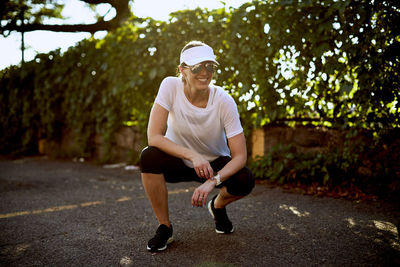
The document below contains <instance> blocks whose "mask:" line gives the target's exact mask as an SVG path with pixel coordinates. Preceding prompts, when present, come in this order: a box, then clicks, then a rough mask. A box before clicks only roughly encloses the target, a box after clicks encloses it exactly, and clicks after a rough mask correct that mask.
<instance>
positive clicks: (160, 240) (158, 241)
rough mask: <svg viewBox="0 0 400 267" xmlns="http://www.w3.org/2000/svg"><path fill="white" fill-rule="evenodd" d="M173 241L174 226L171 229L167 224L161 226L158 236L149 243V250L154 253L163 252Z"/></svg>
mask: <svg viewBox="0 0 400 267" xmlns="http://www.w3.org/2000/svg"><path fill="white" fill-rule="evenodd" d="M173 240H174V239H173V238H172V225H171V228H169V227H168V226H166V225H165V224H161V225H160V226H158V228H157V231H156V235H155V236H154V237H153V238H152V239H150V240H149V242H148V243H147V250H149V251H152V252H155V251H163V250H165V249H166V248H167V245H168V244H170V243H171V242H172V241H173Z"/></svg>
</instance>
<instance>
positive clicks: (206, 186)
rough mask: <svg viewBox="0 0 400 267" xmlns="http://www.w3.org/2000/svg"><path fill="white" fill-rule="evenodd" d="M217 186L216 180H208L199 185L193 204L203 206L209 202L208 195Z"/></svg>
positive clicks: (194, 193) (193, 196) (194, 194)
mask: <svg viewBox="0 0 400 267" xmlns="http://www.w3.org/2000/svg"><path fill="white" fill-rule="evenodd" d="M214 187H215V181H212V180H207V181H205V182H204V183H203V184H202V185H200V186H199V187H197V188H196V189H195V190H194V192H193V195H192V206H193V207H195V206H196V207H203V205H206V203H207V197H208V195H209V194H210V193H211V191H212V190H213V189H214Z"/></svg>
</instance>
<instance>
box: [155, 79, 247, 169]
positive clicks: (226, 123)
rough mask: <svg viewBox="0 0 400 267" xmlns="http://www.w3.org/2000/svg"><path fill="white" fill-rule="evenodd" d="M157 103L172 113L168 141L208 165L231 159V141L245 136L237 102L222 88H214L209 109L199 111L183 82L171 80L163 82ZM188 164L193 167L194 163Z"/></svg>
mask: <svg viewBox="0 0 400 267" xmlns="http://www.w3.org/2000/svg"><path fill="white" fill-rule="evenodd" d="M155 103H157V104H159V105H161V106H162V107H163V108H165V109H166V110H168V111H169V114H168V121H167V132H166V134H165V137H166V138H168V139H170V140H171V141H173V142H175V143H177V144H179V145H182V146H184V147H187V148H189V149H192V150H194V151H196V152H198V153H199V154H201V155H203V156H204V158H205V159H207V160H208V161H213V160H215V159H216V158H218V157H220V156H230V151H229V147H228V144H227V138H231V137H233V136H235V135H238V134H240V133H242V132H243V128H242V125H241V123H240V119H239V113H238V110H237V106H236V103H235V101H234V100H233V98H232V97H231V96H230V95H229V94H228V93H227V92H225V90H224V89H222V88H221V87H219V86H215V85H212V84H210V96H209V98H208V103H207V106H206V107H205V108H199V107H196V106H194V105H193V104H192V103H190V102H189V100H188V99H187V98H186V96H185V93H184V84H183V82H182V81H181V79H179V78H177V77H167V78H165V79H164V80H163V81H162V82H161V85H160V89H159V91H158V94H157V97H156V99H155ZM184 162H185V164H186V165H187V166H189V167H193V164H192V163H191V162H190V161H188V160H184Z"/></svg>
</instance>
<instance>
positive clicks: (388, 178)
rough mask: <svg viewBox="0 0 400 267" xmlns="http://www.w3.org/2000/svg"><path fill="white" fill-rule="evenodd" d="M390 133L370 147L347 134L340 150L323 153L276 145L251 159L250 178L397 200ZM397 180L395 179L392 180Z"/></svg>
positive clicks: (399, 147)
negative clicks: (371, 194) (355, 191)
mask: <svg viewBox="0 0 400 267" xmlns="http://www.w3.org/2000/svg"><path fill="white" fill-rule="evenodd" d="M398 133H399V132H398V131H394V132H391V134H390V135H391V136H390V137H389V136H386V137H385V138H383V139H382V141H381V142H379V143H378V144H375V145H371V142H372V137H370V138H365V137H363V136H362V135H361V134H360V133H358V132H357V131H355V130H351V131H349V133H348V134H347V137H346V141H345V143H344V146H343V147H336V148H335V149H333V150H332V151H328V152H325V153H321V152H318V153H316V152H313V153H311V152H309V153H301V152H298V151H297V150H296V147H294V146H292V145H286V146H285V145H282V144H278V145H276V146H274V147H273V148H272V149H271V150H270V151H269V152H268V154H267V155H265V156H263V157H260V156H258V157H257V158H256V159H253V160H251V161H250V163H249V167H250V169H251V170H252V172H253V174H254V175H255V176H256V177H257V178H259V179H264V180H267V181H269V182H272V183H278V184H294V185H296V186H313V185H318V186H319V187H324V188H327V189H328V190H332V189H335V188H337V187H340V188H347V189H349V188H352V189H353V190H354V189H355V188H357V190H359V189H360V190H361V191H363V192H367V193H373V194H375V195H379V196H381V197H385V198H386V197H395V198H398V194H399V193H400V180H399V179H398V177H400V167H399V165H398V162H399V159H400V141H399V140H398V139H397V138H393V136H396V135H398ZM396 177H397V178H396Z"/></svg>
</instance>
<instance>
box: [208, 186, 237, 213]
mask: <svg viewBox="0 0 400 267" xmlns="http://www.w3.org/2000/svg"><path fill="white" fill-rule="evenodd" d="M243 197H244V196H235V195H231V194H229V193H228V191H227V190H226V187H222V188H221V189H220V190H219V194H218V196H217V197H216V199H215V200H214V207H215V208H216V209H222V208H223V207H225V206H226V205H228V204H229V203H232V202H234V201H236V200H239V199H241V198H243Z"/></svg>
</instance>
